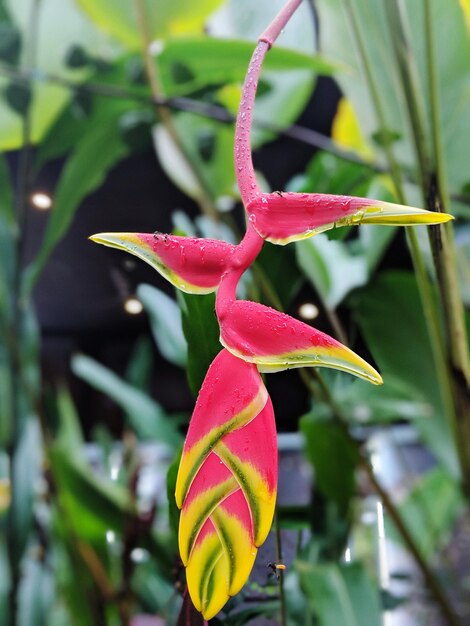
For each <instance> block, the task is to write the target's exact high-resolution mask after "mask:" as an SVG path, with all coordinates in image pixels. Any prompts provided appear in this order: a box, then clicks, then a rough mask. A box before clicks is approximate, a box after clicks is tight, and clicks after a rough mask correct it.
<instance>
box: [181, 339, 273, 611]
mask: <svg viewBox="0 0 470 626" xmlns="http://www.w3.org/2000/svg"><path fill="white" fill-rule="evenodd" d="M261 441H262V445H260V442H261ZM276 489H277V447H276V430H275V423H274V413H273V408H272V404H271V400H270V399H269V396H268V393H267V391H266V388H265V386H264V384H263V381H262V380H261V376H260V375H259V373H258V370H257V368H256V366H255V365H254V364H251V363H246V362H245V361H243V360H241V359H238V358H236V357H234V356H232V355H231V354H230V352H228V351H227V350H222V351H221V352H220V353H219V354H218V356H217V357H216V358H215V359H214V361H213V362H212V364H211V366H210V368H209V370H208V372H207V375H206V378H205V380H204V383H203V385H202V388H201V391H200V392H199V396H198V399H197V402H196V407H195V409H194V413H193V416H192V418H191V422H190V425H189V430H188V434H187V437H186V441H185V444H184V448H183V455H182V458H181V463H180V467H179V471H178V477H177V483H176V494H175V497H176V503H177V505H178V507H179V508H181V517H180V526H179V548H180V554H181V558H182V560H183V563H184V565H185V566H186V578H187V583H188V590H189V593H190V595H191V599H192V601H193V603H194V606H195V607H196V608H197V610H198V611H200V612H201V613H202V614H203V616H204V618H205V619H210V618H211V617H213V616H214V615H215V614H216V613H218V612H219V611H220V609H221V608H222V607H223V606H224V604H225V603H226V602H227V600H228V599H229V597H230V596H233V595H234V594H236V593H238V591H240V589H241V588H242V587H243V585H244V584H245V582H246V580H247V578H248V576H249V574H250V571H251V569H252V567H253V563H254V560H255V557H256V553H257V548H258V547H259V546H260V545H261V544H262V543H263V542H264V540H265V539H266V537H267V535H268V532H269V530H270V528H271V523H272V519H273V515H274V507H275V501H276Z"/></svg>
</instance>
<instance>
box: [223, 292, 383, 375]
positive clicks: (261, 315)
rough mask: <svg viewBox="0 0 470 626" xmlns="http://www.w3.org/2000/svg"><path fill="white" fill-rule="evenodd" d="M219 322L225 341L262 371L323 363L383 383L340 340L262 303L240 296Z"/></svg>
mask: <svg viewBox="0 0 470 626" xmlns="http://www.w3.org/2000/svg"><path fill="white" fill-rule="evenodd" d="M219 323H220V341H221V343H222V344H223V345H224V346H225V347H226V348H227V350H229V351H230V352H231V353H232V354H234V355H235V356H237V357H238V358H240V359H244V360H245V361H248V362H250V363H256V365H257V367H258V370H259V371H261V372H278V371H280V370H285V369H291V368H295V367H312V366H313V367H314V366H322V367H329V368H333V369H338V370H342V371H345V372H348V373H349V374H354V375H355V376H359V377H360V378H363V379H365V380H367V381H369V382H371V383H374V384H376V385H381V384H382V377H381V376H380V374H379V373H378V372H377V371H376V370H375V369H374V368H373V367H372V366H371V365H369V364H368V363H367V362H366V361H364V359H362V358H361V357H360V356H358V355H357V354H356V353H355V352H353V351H352V350H350V349H349V348H347V347H346V346H344V345H343V344H341V343H340V342H339V341H336V339H333V338H332V337H330V336H329V335H326V334H325V333H322V332H321V331H319V330H316V329H315V328H313V327H312V326H309V325H308V324H304V323H303V322H301V321H300V320H296V319H295V318H293V317H291V316H290V315H286V314H285V313H280V312H279V311H276V310H275V309H271V308H270V307H267V306H264V305H262V304H258V303H256V302H249V301H247V300H237V301H235V302H233V304H232V305H231V307H230V309H229V310H228V312H227V314H226V315H225V316H224V317H223V318H222V319H221V320H219Z"/></svg>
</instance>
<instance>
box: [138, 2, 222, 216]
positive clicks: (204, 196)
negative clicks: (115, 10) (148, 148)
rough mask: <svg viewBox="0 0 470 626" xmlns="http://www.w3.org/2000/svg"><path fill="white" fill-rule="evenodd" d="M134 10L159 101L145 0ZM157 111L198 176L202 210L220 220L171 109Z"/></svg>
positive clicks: (160, 91) (160, 89) (147, 69)
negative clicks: (182, 138)
mask: <svg viewBox="0 0 470 626" xmlns="http://www.w3.org/2000/svg"><path fill="white" fill-rule="evenodd" d="M133 1H134V10H135V14H136V18H137V24H138V28H139V31H140V35H141V38H142V54H143V57H144V63H145V72H146V74H147V79H148V82H149V85H150V89H151V91H152V96H153V98H154V101H155V102H159V101H161V100H162V99H163V98H164V91H163V85H162V81H161V78H160V72H159V69H158V61H156V60H155V59H153V57H152V54H151V52H150V46H151V44H152V40H151V36H150V32H149V30H148V21H147V16H146V12H145V4H144V0H133ZM156 107H157V111H158V114H159V116H160V119H161V122H162V124H163V126H164V127H165V130H166V132H167V133H168V135H169V137H170V138H171V140H172V142H173V144H174V146H175V148H176V149H177V151H178V153H179V155H180V157H181V159H182V160H183V161H184V163H185V164H186V165H187V167H188V168H189V170H190V171H191V173H192V174H193V176H194V177H195V178H196V180H197V181H198V184H199V197H198V198H197V200H198V203H199V206H200V208H201V211H202V212H203V213H205V214H206V215H208V216H210V217H212V218H213V219H215V220H219V214H218V212H217V209H216V208H215V206H214V202H213V199H212V193H211V191H210V189H209V188H208V186H207V184H206V182H205V181H204V179H203V177H202V176H201V175H200V174H199V171H198V169H197V167H195V165H194V163H193V161H192V159H191V157H190V155H189V154H188V151H187V150H186V148H185V146H184V143H183V141H182V140H181V137H180V136H179V134H178V130H177V128H176V126H175V124H174V123H173V118H172V116H171V112H170V109H169V108H168V107H167V106H166V105H164V104H157V105H156Z"/></svg>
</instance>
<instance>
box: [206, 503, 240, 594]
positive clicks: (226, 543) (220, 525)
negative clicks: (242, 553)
mask: <svg viewBox="0 0 470 626" xmlns="http://www.w3.org/2000/svg"><path fill="white" fill-rule="evenodd" d="M211 522H212V523H213V524H214V527H215V529H216V531H217V535H218V537H219V539H220V543H221V545H222V548H223V550H224V552H225V556H226V557H227V561H228V569H229V581H228V582H229V585H228V586H229V589H230V587H231V586H232V583H233V574H234V572H235V567H236V562H235V554H234V551H233V550H232V548H231V544H232V538H231V537H230V535H229V534H228V532H227V530H226V528H225V526H224V519H223V514H222V513H221V512H220V511H219V510H215V511H214V513H213V515H212V517H211ZM235 541H236V538H235Z"/></svg>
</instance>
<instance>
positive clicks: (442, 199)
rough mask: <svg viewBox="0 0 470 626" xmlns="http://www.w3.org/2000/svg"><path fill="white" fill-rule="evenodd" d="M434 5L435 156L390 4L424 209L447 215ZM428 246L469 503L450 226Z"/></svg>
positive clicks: (466, 380) (468, 434)
mask: <svg viewBox="0 0 470 626" xmlns="http://www.w3.org/2000/svg"><path fill="white" fill-rule="evenodd" d="M430 4H431V3H430V2H424V16H425V19H424V33H425V43H426V57H427V69H428V95H429V100H430V107H431V136H432V142H429V143H430V144H432V147H433V148H432V154H431V151H430V148H429V144H428V142H427V141H426V134H425V133H426V126H425V122H424V114H423V106H422V104H421V101H420V97H419V94H420V93H421V86H420V85H419V78H418V75H417V71H416V68H415V64H414V59H413V55H412V49H411V46H410V38H409V36H408V32H407V28H406V24H405V17H404V15H403V12H402V11H401V10H400V6H399V5H398V4H396V3H393V2H386V3H385V7H386V11H387V15H388V20H389V25H390V29H391V32H392V33H393V37H392V41H393V46H394V51H395V56H396V61H397V66H398V69H399V75H400V79H401V83H402V89H403V93H404V96H405V100H406V103H407V111H408V115H409V122H410V127H411V130H412V136H413V140H414V146H415V152H416V155H417V162H418V165H419V179H420V181H421V189H422V194H423V198H424V200H425V202H426V208H427V209H428V210H431V211H438V212H441V211H445V210H446V208H447V206H448V196H447V181H446V176H445V167H444V154H443V147H442V137H441V132H440V127H439V109H440V107H439V94H438V89H437V82H438V81H437V78H438V77H437V71H436V63H435V54H434V37H433V24H432V15H431V6H430ZM429 234H430V242H431V248H432V251H433V259H434V265H435V267H436V273H437V277H438V287H439V293H440V296H441V302H442V309H443V313H444V315H443V318H444V326H445V334H446V339H447V346H448V348H447V354H445V359H446V362H447V371H448V372H449V378H450V386H451V394H452V397H453V405H454V411H453V413H451V414H449V416H448V418H449V420H450V421H451V426H452V429H453V432H454V440H455V445H456V450H457V453H458V458H459V463H460V468H461V474H462V476H461V479H462V486H463V491H464V493H465V495H466V497H467V499H470V447H469V446H468V445H467V442H468V441H469V440H470V360H469V352H468V341H467V333H466V327H465V317H464V315H465V312H464V308H463V301H462V298H461V294H460V289H459V284H458V277H457V271H456V255H455V248H454V242H453V231H452V226H446V227H443V226H432V227H431V229H430V231H429Z"/></svg>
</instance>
